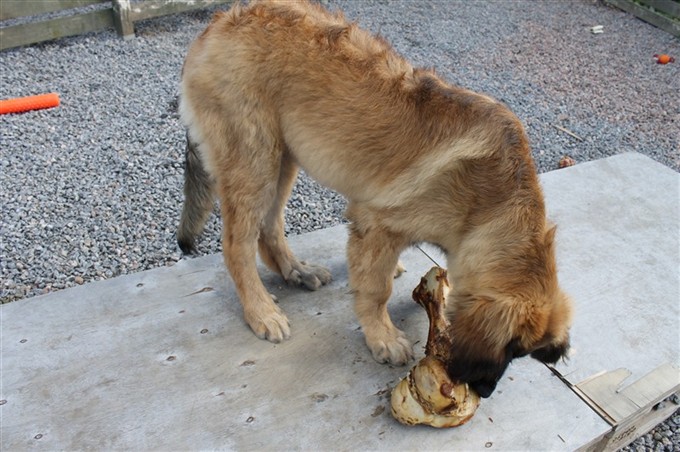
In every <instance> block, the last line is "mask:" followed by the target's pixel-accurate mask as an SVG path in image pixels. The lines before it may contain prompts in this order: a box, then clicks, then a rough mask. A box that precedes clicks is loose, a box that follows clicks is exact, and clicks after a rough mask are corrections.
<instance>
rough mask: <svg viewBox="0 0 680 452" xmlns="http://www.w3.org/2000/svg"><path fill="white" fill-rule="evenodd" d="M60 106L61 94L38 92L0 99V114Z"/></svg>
mask: <svg viewBox="0 0 680 452" xmlns="http://www.w3.org/2000/svg"><path fill="white" fill-rule="evenodd" d="M58 106H59V94H57V93H49V94H38V95H37V96H27V97H16V98H14V99H7V100H0V115H4V114H6V113H22V112H24V111H29V110H40V109H43V108H52V107H58Z"/></svg>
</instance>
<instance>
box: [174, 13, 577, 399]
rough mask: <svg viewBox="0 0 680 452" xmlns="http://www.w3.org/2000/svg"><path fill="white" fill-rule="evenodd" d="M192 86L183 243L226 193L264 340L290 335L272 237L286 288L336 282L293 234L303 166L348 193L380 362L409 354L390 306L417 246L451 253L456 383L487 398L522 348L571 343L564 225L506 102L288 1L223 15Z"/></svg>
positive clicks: (561, 347) (366, 314) (189, 63)
mask: <svg viewBox="0 0 680 452" xmlns="http://www.w3.org/2000/svg"><path fill="white" fill-rule="evenodd" d="M181 92H182V94H181V106H180V111H181V115H182V120H183V122H184V123H185V124H186V126H187V128H188V146H187V168H186V182H185V196H186V201H185V205H184V210H183V213H182V220H181V223H180V227H179V231H178V242H179V244H180V247H181V248H182V250H184V251H185V252H189V251H191V249H192V248H193V241H194V237H195V236H196V235H197V234H199V233H200V232H201V230H202V227H203V225H204V223H205V220H206V217H207V215H208V214H209V212H210V211H211V209H212V205H213V196H214V194H216V195H217V197H218V198H219V200H220V206H221V214H222V219H223V224H224V231H223V234H222V247H223V250H224V261H225V264H226V266H227V267H228V269H229V271H230V273H231V276H232V278H233V280H234V283H235V285H236V288H237V290H238V293H239V297H240V300H241V303H242V305H243V311H244V317H245V320H246V322H248V324H249V325H250V327H251V328H252V329H253V331H254V332H255V334H256V335H257V336H258V337H261V338H267V339H269V340H270V341H273V342H278V341H281V340H283V339H286V338H287V337H288V336H289V334H290V328H289V325H288V320H287V318H286V316H285V315H284V314H283V313H282V312H281V310H280V309H279V308H278V307H277V306H276V304H275V303H274V301H273V300H272V296H271V295H270V294H269V293H268V291H267V290H266V289H265V287H264V285H263V284H262V282H261V280H260V278H259V276H258V273H257V268H256V253H257V250H258V246H259V251H260V255H261V257H262V259H263V261H264V262H265V263H266V264H267V266H268V267H269V268H271V269H272V270H273V271H275V272H277V273H279V274H281V276H282V277H283V278H284V279H285V280H286V281H288V282H289V283H294V284H301V285H304V286H306V287H307V288H309V289H317V288H319V287H320V286H322V285H323V284H325V283H327V282H328V281H329V280H330V278H331V276H330V273H329V272H328V270H326V269H325V268H322V267H319V266H315V265H311V264H305V263H304V262H302V261H299V260H298V259H297V258H296V257H295V256H294V255H293V253H292V252H291V250H290V249H289V247H288V245H287V243H286V239H285V237H284V232H283V231H284V227H283V221H284V220H283V209H284V205H285V203H286V200H287V198H288V196H289V194H290V191H291V189H292V186H293V184H294V181H295V178H296V175H297V171H298V167H302V168H304V169H305V171H306V172H307V173H308V174H310V175H311V176H312V177H314V178H315V179H316V180H318V181H319V182H320V183H322V184H324V185H326V186H328V187H331V188H332V189H334V190H337V191H338V192H340V193H342V194H343V195H344V196H345V197H346V198H347V199H348V201H349V207H348V209H347V217H348V218H349V219H350V220H351V225H350V238H349V245H348V261H349V275H350V284H351V287H352V290H353V293H354V297H355V309H356V314H357V316H358V318H359V322H360V324H361V326H362V328H363V331H364V333H365V336H366V343H367V344H368V347H369V348H370V350H371V352H372V353H373V356H374V357H375V359H376V360H378V361H381V362H391V363H394V364H404V363H406V362H407V361H408V360H409V359H411V358H412V348H411V344H410V342H409V341H408V340H407V339H406V338H405V337H404V334H403V333H402V332H401V331H400V330H398V329H397V328H396V327H395V326H394V324H393V323H392V321H391V320H390V317H389V315H388V313H387V309H386V303H387V300H388V298H389V296H390V293H391V290H392V275H393V272H394V270H395V266H396V265H397V261H398V257H399V254H400V252H401V251H402V250H404V249H405V248H406V247H408V246H409V245H411V244H414V243H417V242H421V241H422V242H430V243H433V244H436V245H438V246H439V247H441V248H442V249H443V250H444V251H445V252H446V253H447V256H448V268H449V274H450V279H451V283H452V287H453V290H452V292H451V294H450V296H449V299H448V306H449V310H450V315H451V316H452V328H453V330H454V331H453V334H454V337H455V338H456V344H455V346H454V347H453V349H452V350H451V353H450V359H449V362H448V369H449V373H450V374H451V377H452V378H454V379H457V380H463V381H468V382H470V383H471V384H472V385H473V387H476V388H477V390H478V391H479V392H480V393H481V394H482V395H484V396H488V395H489V394H491V392H492V391H493V389H494V387H495V385H496V381H497V380H498V378H499V377H500V376H501V375H502V373H503V372H504V370H505V368H506V366H507V364H508V363H509V362H510V360H511V359H512V358H514V357H517V356H522V355H525V354H527V353H532V352H533V355H534V357H537V358H539V359H542V360H544V361H550V362H554V361H556V360H557V359H559V358H560V357H561V356H563V354H564V353H565V352H566V350H567V348H568V343H569V341H568V329H569V325H570V321H571V303H570V301H569V299H568V298H567V297H566V296H565V295H564V294H563V293H562V292H561V291H560V289H559V288H558V284H557V275H556V268H555V256H554V246H553V238H554V228H551V227H550V226H549V225H548V224H547V222H546V218H545V208H544V202H543V196H542V193H541V189H540V187H539V184H538V178H537V175H536V171H535V168H534V164H533V162H532V159H531V155H530V150H529V145H528V143H527V138H526V136H525V133H524V131H523V128H522V125H521V124H520V122H519V120H518V119H517V118H516V117H515V116H514V115H513V114H512V113H511V112H510V111H509V110H508V109H507V108H506V107H505V106H504V105H502V104H500V103H498V102H496V101H494V100H493V99H490V98H489V97H486V96H482V95H479V94H476V93H473V92H471V91H468V90H465V89H461V88H458V87H454V86H450V85H448V84H446V83H445V82H444V81H442V80H441V79H440V78H439V77H437V75H435V74H434V73H433V72H432V71H429V70H422V69H414V68H413V67H412V66H411V65H410V64H409V63H408V62H406V61H405V60H404V59H403V58H401V57H400V56H399V55H397V54H396V53H395V52H394V50H393V49H392V48H391V47H390V45H389V44H388V43H387V42H385V41H384V40H383V39H380V38H376V37H374V36H372V35H371V34H369V33H367V32H366V31H363V30H362V29H360V28H358V27H357V26H356V25H354V24H350V23H348V22H347V21H346V20H345V19H344V17H343V16H342V15H341V14H335V15H331V14H330V13H328V12H326V11H325V10H323V9H322V8H321V7H319V6H317V5H312V4H309V3H306V2H291V1H282V2H262V3H255V4H253V5H251V6H247V7H243V6H239V5H236V6H234V7H233V8H232V9H231V10H230V11H229V12H226V13H221V14H217V15H216V17H215V18H214V20H213V21H212V23H211V24H210V25H209V26H208V28H207V29H206V30H205V32H203V34H201V35H200V36H199V37H198V39H197V40H196V41H195V42H194V43H193V45H192V46H191V48H190V50H189V53H188V55H187V58H186V61H185V64H184V68H183V75H182V85H181Z"/></svg>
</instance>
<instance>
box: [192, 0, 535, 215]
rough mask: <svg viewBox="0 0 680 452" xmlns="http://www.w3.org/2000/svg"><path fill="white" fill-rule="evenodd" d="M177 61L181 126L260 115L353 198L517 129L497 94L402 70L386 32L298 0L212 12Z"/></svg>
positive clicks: (373, 195) (493, 145)
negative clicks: (373, 30)
mask: <svg viewBox="0 0 680 452" xmlns="http://www.w3.org/2000/svg"><path fill="white" fill-rule="evenodd" d="M183 71H184V74H183V89H182V91H183V100H182V107H183V108H182V109H183V118H184V119H185V122H186V123H188V124H189V126H190V133H196V134H197V135H202V134H209V133H210V131H209V130H199V129H200V126H199V127H196V128H192V127H191V126H192V124H194V123H198V124H209V123H214V122H215V121H216V120H217V117H219V118H220V121H222V124H225V123H226V124H229V123H233V124H235V125H236V126H237V127H238V128H239V129H240V128H244V127H250V128H252V129H253V133H256V132H255V130H262V127H263V125H264V126H265V127H266V128H267V130H268V132H271V133H272V134H273V136H272V137H271V138H268V139H276V140H281V141H282V142H284V143H285V145H286V148H287V149H288V150H289V151H290V152H291V153H292V154H293V155H294V156H295V158H296V159H297V160H298V162H299V163H300V165H301V166H302V167H303V168H305V170H306V171H307V172H308V173H309V174H310V175H312V177H314V178H315V179H316V180H318V181H319V182H321V183H322V184H324V185H326V186H329V187H331V188H333V189H335V190H337V191H339V192H341V193H343V194H344V195H345V196H347V197H348V198H351V199H355V200H372V201H373V202H381V201H382V202H384V203H385V204H390V205H394V204H395V200H397V201H396V202H398V199H397V198H399V191H400V190H399V187H402V186H404V185H409V184H410V185H413V184H412V183H413V182H414V181H416V180H417V181H418V184H417V186H418V187H421V188H422V189H423V190H425V189H429V188H431V187H429V186H428V183H427V182H428V181H427V178H428V176H430V174H428V173H430V172H432V169H431V168H433V167H437V169H436V172H437V173H439V172H441V171H442V170H444V169H445V168H443V167H445V166H446V165H452V164H454V161H456V160H458V159H463V158H469V157H473V158H479V157H484V156H486V155H488V154H490V153H492V152H495V151H496V150H498V149H499V148H500V147H501V146H502V144H503V143H502V141H504V140H506V141H507V140H508V138H509V139H510V140H514V141H517V139H518V137H519V139H521V138H523V136H524V134H523V132H522V128H521V125H520V124H519V122H518V121H517V119H516V118H515V117H514V115H512V113H510V112H509V110H507V109H506V108H505V107H504V106H502V105H501V104H499V103H498V102H496V101H494V100H492V99H490V98H488V97H486V96H482V95H479V94H477V93H473V92H471V91H468V90H465V89H461V88H457V87H450V86H447V85H445V84H444V83H443V82H442V81H441V80H440V79H439V78H438V77H437V76H436V75H435V74H434V73H433V72H432V71H428V70H422V69H414V68H413V67H412V66H411V65H410V64H409V63H408V62H407V61H405V60H404V59H403V58H402V57H401V56H399V55H398V54H397V53H396V52H395V51H394V50H393V49H392V48H391V46H390V45H389V44H388V43H387V42H386V41H384V40H382V39H380V38H376V37H374V36H373V35H371V34H370V33H368V32H366V31H365V30H362V29H361V28H359V27H357V26H356V25H355V24H350V23H348V22H347V21H346V20H345V18H344V17H343V16H342V14H339V13H338V14H335V15H332V14H329V13H328V12H326V11H325V10H323V9H322V8H320V7H318V6H317V5H315V4H309V3H305V2H287V1H286V2H276V1H275V2H258V3H255V4H254V5H251V6H248V7H235V8H233V9H232V10H230V11H229V12H226V13H222V14H219V15H217V16H216V17H215V19H214V20H213V22H212V23H211V24H210V26H209V27H208V28H207V30H206V31H205V32H204V33H203V34H202V35H201V36H200V37H199V38H198V39H197V40H196V42H195V43H194V45H193V46H192V48H191V49H190V51H189V54H188V56H187V60H186V63H185V66H184V70H183ZM196 116H201V119H200V120H199V121H194V120H193V119H194V117H196ZM480 117H484V118H485V119H486V121H484V122H480V121H479V120H478V118H480ZM488 120H493V121H494V122H495V123H494V124H493V125H490V123H489V121H488ZM508 135H512V136H510V137H508ZM196 141H197V142H201V141H203V137H202V136H198V137H197V140H196ZM426 159H427V160H428V161H427V162H424V160H426ZM207 163H208V166H211V163H210V162H207ZM424 167H427V168H429V169H430V170H429V171H427V170H426V171H423V169H424ZM414 188H415V187H412V188H411V189H410V190H411V191H410V195H413V193H412V190H413V189H414ZM385 193H390V195H389V196H387V197H386V196H383V195H384V194H385Z"/></svg>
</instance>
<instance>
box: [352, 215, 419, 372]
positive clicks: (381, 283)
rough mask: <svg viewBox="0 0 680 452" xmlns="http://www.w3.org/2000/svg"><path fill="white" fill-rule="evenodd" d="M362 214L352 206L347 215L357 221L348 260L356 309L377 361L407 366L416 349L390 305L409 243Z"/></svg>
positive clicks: (369, 346)
mask: <svg viewBox="0 0 680 452" xmlns="http://www.w3.org/2000/svg"><path fill="white" fill-rule="evenodd" d="M358 210H359V209H356V208H353V206H351V205H350V208H349V209H348V212H347V215H348V217H349V218H350V219H351V220H352V221H353V223H352V224H351V225H350V237H349V244H348V247H347V257H348V263H349V281H350V287H351V288H352V291H353V293H354V308H355V311H356V314H357V317H358V319H359V324H360V325H361V327H362V329H363V331H364V335H365V337H366V345H368V348H369V349H370V350H371V353H372V354H373V358H375V360H376V361H378V362H382V363H384V362H389V363H392V364H396V365H403V364H406V363H407V362H408V361H409V360H411V359H412V358H413V349H412V346H411V343H410V342H409V340H408V339H407V338H406V336H405V335H404V333H403V332H402V331H401V330H399V329H398V328H397V327H396V326H394V324H393V323H392V320H391V319H390V315H389V313H388V312H387V301H388V299H389V297H390V295H391V293H392V280H393V279H394V273H395V268H396V267H397V262H398V260H399V253H400V252H401V251H402V250H403V249H404V248H405V247H406V246H407V245H408V241H407V240H405V239H404V238H403V237H401V236H400V235H399V234H396V233H394V232H391V231H389V230H388V229H386V228H383V227H381V226H380V224H379V223H373V222H372V221H371V219H370V217H371V215H370V213H367V212H362V213H359V212H358Z"/></svg>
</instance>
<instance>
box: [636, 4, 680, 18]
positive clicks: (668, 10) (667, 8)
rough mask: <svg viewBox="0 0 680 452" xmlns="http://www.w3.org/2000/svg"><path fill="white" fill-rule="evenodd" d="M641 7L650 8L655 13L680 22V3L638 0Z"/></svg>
mask: <svg viewBox="0 0 680 452" xmlns="http://www.w3.org/2000/svg"><path fill="white" fill-rule="evenodd" d="M640 3H642V4H643V5H647V6H651V7H652V8H654V9H655V10H657V11H661V12H662V13H664V14H668V15H669V16H671V17H673V18H675V19H677V20H680V2H678V1H672V0H640Z"/></svg>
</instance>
